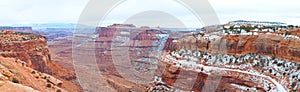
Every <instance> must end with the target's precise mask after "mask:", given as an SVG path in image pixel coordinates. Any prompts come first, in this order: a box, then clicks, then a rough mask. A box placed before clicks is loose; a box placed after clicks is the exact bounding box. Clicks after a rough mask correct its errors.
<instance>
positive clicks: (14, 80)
mask: <svg viewBox="0 0 300 92" xmlns="http://www.w3.org/2000/svg"><path fill="white" fill-rule="evenodd" d="M12 82H13V83H19V82H20V81H19V80H18V79H17V78H15V77H14V78H13V79H12Z"/></svg>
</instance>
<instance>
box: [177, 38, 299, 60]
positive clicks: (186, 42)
mask: <svg viewBox="0 0 300 92" xmlns="http://www.w3.org/2000/svg"><path fill="white" fill-rule="evenodd" d="M220 37H221V38H220V39H216V40H205V39H200V40H197V38H194V37H189V38H184V39H181V40H180V42H179V46H180V47H178V48H177V49H180V48H181V47H185V48H187V49H191V50H196V49H197V50H199V51H202V52H209V53H224V54H232V55H236V56H241V55H245V54H250V53H251V54H260V55H266V56H270V57H274V58H275V57H276V58H280V59H284V60H289V61H295V62H297V63H300V54H299V52H300V41H299V40H298V39H295V38H289V39H285V38H283V37H282V36H278V35H265V34H260V35H255V36H251V35H250V36H248V35H224V36H220Z"/></svg>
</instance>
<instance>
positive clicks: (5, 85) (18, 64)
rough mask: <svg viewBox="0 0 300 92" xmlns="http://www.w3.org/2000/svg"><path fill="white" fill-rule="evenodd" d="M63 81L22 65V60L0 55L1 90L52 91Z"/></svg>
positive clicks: (19, 91)
mask: <svg viewBox="0 0 300 92" xmlns="http://www.w3.org/2000/svg"><path fill="white" fill-rule="evenodd" d="M62 83H63V82H62V81H60V80H59V79H56V78H54V77H53V76H51V75H48V74H45V73H41V72H38V71H37V70H34V69H32V68H30V67H27V66H26V65H24V61H21V60H19V59H15V58H4V57H1V56H0V89H1V91H3V92H38V91H42V92H50V91H51V92H54V91H58V90H60V91H61V92H65V90H63V89H61V88H60V87H61V84H62Z"/></svg>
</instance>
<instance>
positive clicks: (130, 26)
mask: <svg viewBox="0 0 300 92" xmlns="http://www.w3.org/2000/svg"><path fill="white" fill-rule="evenodd" d="M107 27H109V28H136V26H135V25H133V24H113V25H110V26H107Z"/></svg>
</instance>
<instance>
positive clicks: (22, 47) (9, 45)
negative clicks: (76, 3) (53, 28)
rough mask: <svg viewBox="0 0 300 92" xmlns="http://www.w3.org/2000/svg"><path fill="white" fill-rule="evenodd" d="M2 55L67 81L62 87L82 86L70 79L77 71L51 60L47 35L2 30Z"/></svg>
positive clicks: (0, 48)
mask: <svg viewBox="0 0 300 92" xmlns="http://www.w3.org/2000/svg"><path fill="white" fill-rule="evenodd" d="M0 36H1V37H0V56H2V57H6V58H15V59H16V60H17V59H19V60H20V61H24V62H22V64H23V65H24V66H27V67H29V68H33V69H35V70H37V71H39V72H42V73H47V74H49V75H51V76H55V77H56V78H60V79H61V80H62V81H63V82H65V83H64V84H63V85H62V87H63V88H67V89H68V91H71V90H73V89H76V90H78V91H80V88H79V87H77V86H76V85H74V84H72V83H71V82H70V81H67V80H68V79H74V78H76V77H75V73H74V72H71V71H68V70H66V69H63V68H62V67H61V66H60V65H58V64H57V62H55V61H52V60H51V56H50V51H49V49H48V46H47V41H46V39H45V37H43V36H41V35H36V34H29V33H20V32H10V31H1V32H0Z"/></svg>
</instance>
